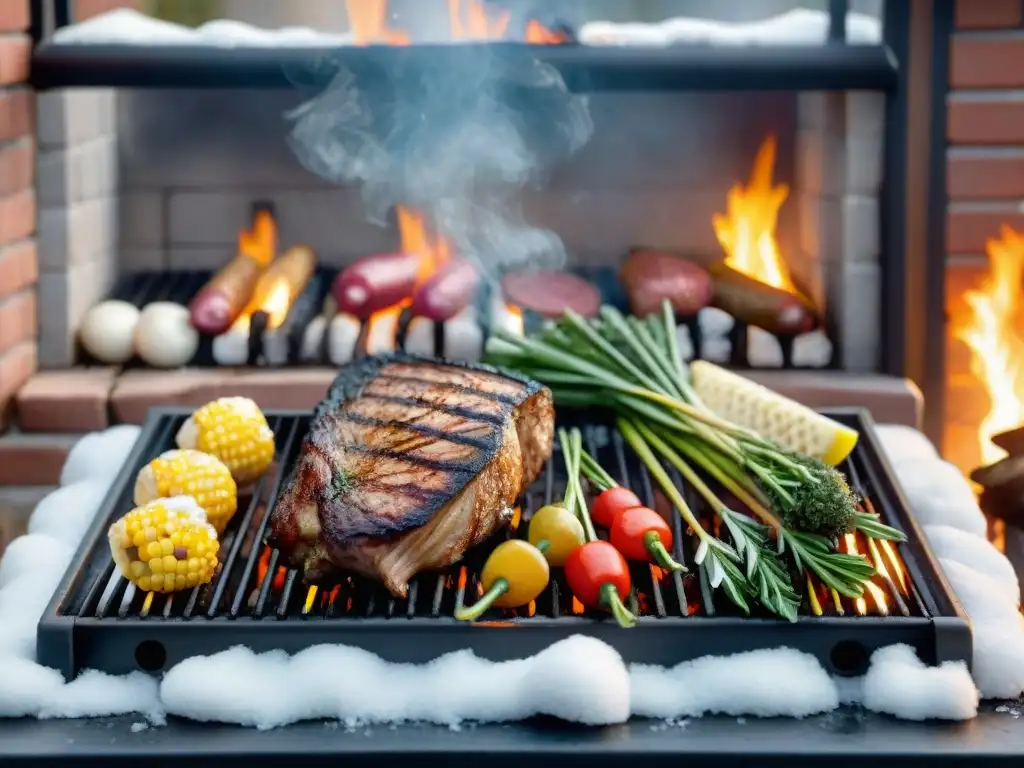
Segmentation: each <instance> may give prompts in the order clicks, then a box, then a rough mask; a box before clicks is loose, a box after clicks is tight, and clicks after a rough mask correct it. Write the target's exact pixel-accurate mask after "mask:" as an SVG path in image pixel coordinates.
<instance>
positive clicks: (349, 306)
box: [331, 253, 421, 320]
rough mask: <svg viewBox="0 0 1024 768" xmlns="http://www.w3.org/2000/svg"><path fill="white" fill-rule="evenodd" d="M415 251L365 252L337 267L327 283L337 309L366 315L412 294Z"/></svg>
mask: <svg viewBox="0 0 1024 768" xmlns="http://www.w3.org/2000/svg"><path fill="white" fill-rule="evenodd" d="M420 261H421V257H420V255H419V254H417V253H379V254H376V255H374V256H366V257H364V258H362V259H359V260H358V261H356V262H354V263H353V264H351V265H350V266H348V267H346V268H345V269H343V270H342V271H341V273H340V274H339V275H338V277H337V278H336V279H335V281H334V285H333V286H332V287H331V293H333V294H334V298H335V300H336V301H337V302H338V311H339V312H347V313H349V314H352V315H355V316H356V317H358V318H359V319H361V320H365V319H367V318H368V317H369V316H370V315H372V314H373V313H374V312H377V311H378V310H381V309H385V308H386V307H390V306H393V305H395V304H398V303H399V302H400V301H403V300H404V299H408V298H410V297H411V296H412V293H413V291H414V290H415V289H416V283H417V282H418V281H419V277H420Z"/></svg>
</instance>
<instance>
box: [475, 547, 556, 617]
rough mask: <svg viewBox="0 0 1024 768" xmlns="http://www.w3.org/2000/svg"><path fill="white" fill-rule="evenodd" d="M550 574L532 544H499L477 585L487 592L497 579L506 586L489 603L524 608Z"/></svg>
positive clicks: (544, 561)
mask: <svg viewBox="0 0 1024 768" xmlns="http://www.w3.org/2000/svg"><path fill="white" fill-rule="evenodd" d="M550 575H551V571H550V570H549V569H548V561H547V560H545V559H544V555H543V554H541V551H540V550H539V549H537V548H536V547H535V546H533V545H532V544H529V543H527V542H525V541H522V540H520V539H510V540H509V541H505V542H502V543H501V544H499V545H498V546H497V547H495V548H494V551H493V552H492V553H491V556H490V557H489V558H487V562H486V563H484V568H483V571H481V573H480V582H481V583H482V584H483V588H484V592H485V593H487V592H490V591H491V589H492V588H493V587H494V586H495V582H497V581H498V579H504V580H505V582H506V583H507V586H506V587H505V591H504V593H503V594H501V595H500V596H498V598H497V599H496V600H495V601H494V602H493V605H495V606H497V607H499V608H518V607H519V606H521V605H526V604H527V603H529V602H530V601H531V600H534V599H536V597H537V595H539V594H540V593H541V592H543V591H544V587H546V586H547V585H548V578H549V577H550Z"/></svg>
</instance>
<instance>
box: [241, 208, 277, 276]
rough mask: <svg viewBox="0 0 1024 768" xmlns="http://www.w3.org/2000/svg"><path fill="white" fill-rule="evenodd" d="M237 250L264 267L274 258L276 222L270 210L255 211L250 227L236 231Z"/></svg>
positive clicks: (275, 250)
mask: <svg viewBox="0 0 1024 768" xmlns="http://www.w3.org/2000/svg"><path fill="white" fill-rule="evenodd" d="M238 252H239V253H244V254H245V255H246V256H248V257H249V258H250V259H253V260H254V261H256V262H257V263H259V264H260V265H262V266H264V267H265V266H267V265H268V264H270V262H272V261H273V260H274V254H275V253H276V252H277V224H276V223H275V222H274V217H273V216H272V215H271V214H270V211H266V210H259V211H257V212H256V216H255V217H254V218H253V222H252V228H251V229H243V230H242V231H241V232H239V233H238Z"/></svg>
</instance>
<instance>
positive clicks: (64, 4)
mask: <svg viewBox="0 0 1024 768" xmlns="http://www.w3.org/2000/svg"><path fill="white" fill-rule="evenodd" d="M73 2H74V0H53V28H54V29H60V28H61V27H66V26H68V25H69V24H71V22H72V20H73V19H74V16H75V15H74V12H73V11H72V8H71V5H72V3H73Z"/></svg>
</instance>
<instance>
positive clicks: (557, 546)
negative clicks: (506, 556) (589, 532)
mask: <svg viewBox="0 0 1024 768" xmlns="http://www.w3.org/2000/svg"><path fill="white" fill-rule="evenodd" d="M527 537H528V538H529V540H530V543H531V544H533V546H535V547H536V546H539V545H540V543H541V542H547V549H545V550H544V557H545V558H547V561H548V562H549V563H550V564H551V565H553V566H555V567H556V568H559V567H561V566H563V565H565V561H566V560H567V559H568V557H569V555H571V554H572V553H573V552H575V551H576V550H577V549H579V548H580V547H581V546H583V544H584V542H585V541H586V540H587V537H586V535H585V534H584V532H583V524H582V523H581V522H580V521H579V518H577V517H576V515H574V514H572V513H571V512H570V511H569V510H567V509H566V508H565V507H560V506H558V505H556V504H549V505H548V506H546V507H541V508H540V509H538V510H537V511H536V512H534V513H533V517H531V518H530V529H529V533H528V535H527Z"/></svg>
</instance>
